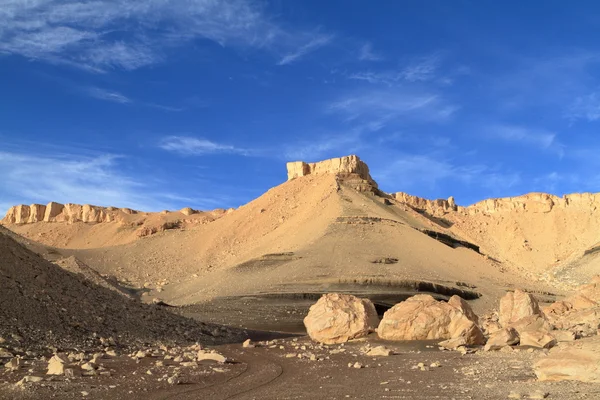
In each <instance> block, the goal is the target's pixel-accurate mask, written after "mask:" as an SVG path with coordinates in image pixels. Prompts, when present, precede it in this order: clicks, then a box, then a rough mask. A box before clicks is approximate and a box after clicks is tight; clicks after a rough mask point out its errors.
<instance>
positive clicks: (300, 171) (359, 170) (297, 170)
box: [287, 155, 377, 188]
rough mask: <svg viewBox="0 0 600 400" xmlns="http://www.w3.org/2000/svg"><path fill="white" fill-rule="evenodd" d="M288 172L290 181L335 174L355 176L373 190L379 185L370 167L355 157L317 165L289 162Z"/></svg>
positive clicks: (326, 161)
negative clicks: (370, 171) (372, 176)
mask: <svg viewBox="0 0 600 400" xmlns="http://www.w3.org/2000/svg"><path fill="white" fill-rule="evenodd" d="M287 171H288V181H289V180H292V179H295V178H299V177H302V176H306V175H321V174H335V175H340V176H346V175H349V174H355V175H357V176H359V177H360V178H362V179H363V180H365V181H367V183H368V184H369V185H370V186H372V187H373V188H377V183H375V181H374V180H373V178H371V175H370V174H369V167H368V166H367V164H365V163H364V162H362V161H361V160H360V158H358V156H355V155H351V156H346V157H340V158H332V159H330V160H324V161H320V162H316V163H305V162H303V161H295V162H289V163H287Z"/></svg>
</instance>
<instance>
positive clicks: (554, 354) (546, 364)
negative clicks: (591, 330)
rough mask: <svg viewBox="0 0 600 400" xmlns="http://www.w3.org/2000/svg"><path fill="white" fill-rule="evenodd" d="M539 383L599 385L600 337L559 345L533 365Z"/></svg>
mask: <svg viewBox="0 0 600 400" xmlns="http://www.w3.org/2000/svg"><path fill="white" fill-rule="evenodd" d="M534 371H535V374H536V376H537V378H538V379H539V380H540V381H563V380H574V381H582V382H595V383H600V337H594V338H591V339H585V340H578V341H576V342H572V343H569V344H564V345H563V344H561V346H560V347H555V348H553V349H552V350H550V353H549V355H548V356H547V357H544V358H543V359H541V360H540V361H538V362H537V363H536V364H535V365H534Z"/></svg>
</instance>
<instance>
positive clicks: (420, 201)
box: [392, 192, 462, 215]
mask: <svg viewBox="0 0 600 400" xmlns="http://www.w3.org/2000/svg"><path fill="white" fill-rule="evenodd" d="M392 197H393V198H394V199H396V200H397V201H399V202H400V203H404V204H407V205H409V206H411V207H412V208H414V209H416V210H421V211H425V212H426V213H428V214H431V215H443V214H446V213H449V212H453V211H457V210H458V208H459V207H458V206H457V205H456V203H455V202H454V197H452V196H450V197H449V198H448V200H445V199H437V200H427V199H424V198H422V197H417V196H412V195H410V194H407V193H403V192H398V193H393V194H392ZM461 208H462V207H461Z"/></svg>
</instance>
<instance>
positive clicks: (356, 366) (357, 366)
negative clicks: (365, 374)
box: [352, 361, 363, 369]
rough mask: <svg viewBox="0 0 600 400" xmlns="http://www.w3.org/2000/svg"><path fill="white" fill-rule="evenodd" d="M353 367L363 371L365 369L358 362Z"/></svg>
mask: <svg viewBox="0 0 600 400" xmlns="http://www.w3.org/2000/svg"><path fill="white" fill-rule="evenodd" d="M352 367H353V368H356V369H361V368H363V365H362V364H361V363H359V362H358V361H357V362H355V363H354V365H353V366H352Z"/></svg>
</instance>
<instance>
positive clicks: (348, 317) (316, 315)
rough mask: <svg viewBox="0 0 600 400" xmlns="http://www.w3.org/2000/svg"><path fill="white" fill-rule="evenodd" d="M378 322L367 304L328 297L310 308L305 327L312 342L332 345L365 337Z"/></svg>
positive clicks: (333, 295)
mask: <svg viewBox="0 0 600 400" xmlns="http://www.w3.org/2000/svg"><path fill="white" fill-rule="evenodd" d="M378 321H379V318H378V317H377V312H376V311H375V306H374V305H373V303H371V301H370V300H368V299H360V298H358V297H355V296H351V295H347V294H339V293H327V294H324V295H323V296H321V298H320V299H319V300H318V301H317V302H316V303H315V304H313V305H312V306H311V307H310V310H309V312H308V315H307V316H306V318H304V326H306V330H307V332H308V335H309V336H310V337H311V339H313V340H315V341H317V342H320V343H325V344H333V343H343V342H347V341H348V340H351V339H356V338H360V337H363V336H366V335H368V334H369V333H370V332H372V331H373V330H374V329H375V328H376V326H377V323H378Z"/></svg>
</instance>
